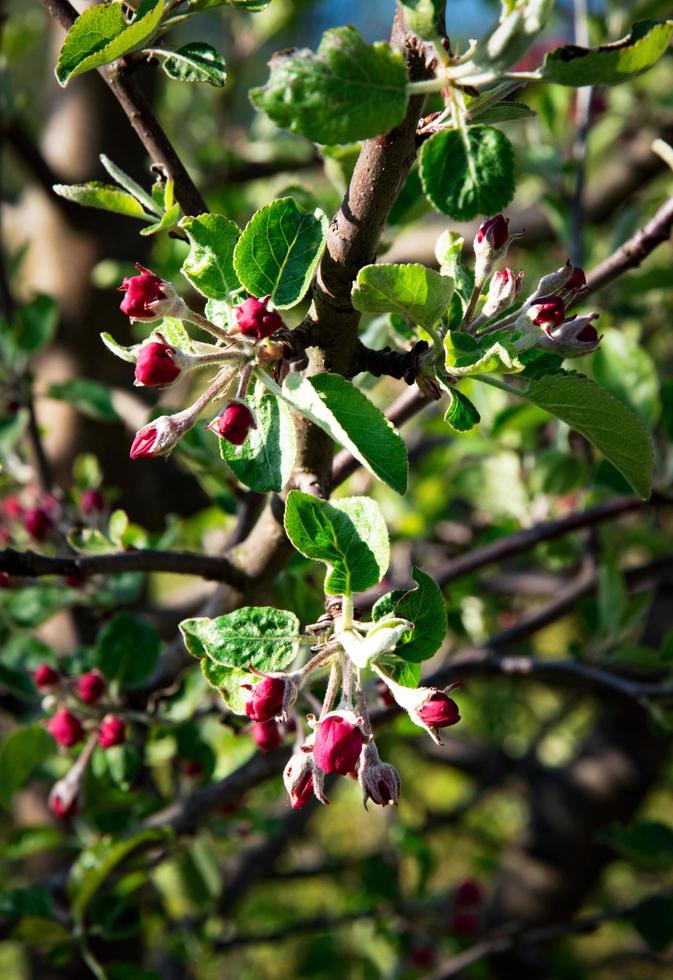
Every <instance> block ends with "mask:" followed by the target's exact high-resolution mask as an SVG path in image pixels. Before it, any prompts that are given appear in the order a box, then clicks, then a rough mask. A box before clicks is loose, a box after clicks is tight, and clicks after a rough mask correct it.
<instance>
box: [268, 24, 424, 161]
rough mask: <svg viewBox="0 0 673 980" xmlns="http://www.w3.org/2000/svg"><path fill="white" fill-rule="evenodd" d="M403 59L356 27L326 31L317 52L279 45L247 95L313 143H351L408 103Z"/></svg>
mask: <svg viewBox="0 0 673 980" xmlns="http://www.w3.org/2000/svg"><path fill="white" fill-rule="evenodd" d="M408 81H409V79H408V77H407V72H406V68H405V67H404V60H403V58H402V55H401V54H400V53H399V52H398V51H394V50H393V49H392V48H391V47H390V45H388V44H384V43H382V42H378V43H376V44H366V43H365V42H364V41H363V40H362V38H361V37H360V35H359V34H358V32H357V31H356V30H355V28H354V27H338V28H335V29H334V30H330V31H326V32H325V34H324V35H323V38H322V41H321V42H320V47H319V48H318V51H317V53H315V54H314V53H313V52H312V51H309V50H307V49H306V48H302V49H301V50H297V49H292V50H290V51H281V52H279V53H278V54H276V55H274V57H273V58H272V60H271V74H270V76H269V80H268V82H267V83H266V85H265V86H264V87H263V88H256V89H252V91H251V92H250V98H251V99H252V102H253V103H254V105H255V106H257V108H258V109H262V110H263V111H264V112H266V113H267V115H269V116H270V117H271V119H273V121H274V122H275V123H276V124H277V125H278V126H282V127H283V128H284V129H289V130H291V131H292V132H294V133H301V134H302V135H303V136H306V137H307V138H308V139H310V140H313V141H314V142H315V143H324V144H330V143H355V142H357V141H358V140H363V139H367V138H368V137H370V136H376V135H377V134H378V133H385V132H387V131H388V130H389V129H392V128H393V127H394V126H396V125H397V124H398V123H399V122H401V121H402V119H403V118H404V114H405V112H406V108H407V83H408Z"/></svg>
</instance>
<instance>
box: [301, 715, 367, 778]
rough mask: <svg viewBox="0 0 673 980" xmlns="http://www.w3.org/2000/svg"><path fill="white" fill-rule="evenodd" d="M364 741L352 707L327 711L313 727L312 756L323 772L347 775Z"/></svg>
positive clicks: (351, 769) (352, 768)
mask: <svg viewBox="0 0 673 980" xmlns="http://www.w3.org/2000/svg"><path fill="white" fill-rule="evenodd" d="M363 743H364V736H363V734H362V730H361V729H360V727H359V721H358V719H357V718H356V716H355V715H354V713H353V712H352V711H330V712H329V713H328V714H326V715H325V717H324V718H323V719H322V720H321V721H320V722H319V724H318V727H317V728H316V733H315V743H314V746H313V758H314V759H315V761H316V765H318V766H319V767H320V768H321V769H322V771H323V772H328V773H330V772H332V773H337V774H338V775H339V776H347V775H348V773H351V772H353V771H354V770H355V766H356V765H357V761H358V758H359V757H360V751H361V749H362V745H363Z"/></svg>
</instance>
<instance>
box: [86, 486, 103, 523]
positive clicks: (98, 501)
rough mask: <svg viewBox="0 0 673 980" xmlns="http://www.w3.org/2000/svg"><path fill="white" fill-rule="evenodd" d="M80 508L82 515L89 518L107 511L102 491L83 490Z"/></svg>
mask: <svg viewBox="0 0 673 980" xmlns="http://www.w3.org/2000/svg"><path fill="white" fill-rule="evenodd" d="M80 508H81V510H82V513H83V514H86V515H87V516H89V515H93V514H100V513H101V511H103V510H105V497H104V496H103V494H102V493H101V492H100V490H94V489H89V490H83V491H82V498H81V500H80Z"/></svg>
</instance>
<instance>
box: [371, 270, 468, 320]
mask: <svg viewBox="0 0 673 980" xmlns="http://www.w3.org/2000/svg"><path fill="white" fill-rule="evenodd" d="M452 294H453V279H450V278H449V277H448V276H441V275H440V274H439V273H438V272H435V271H434V269H428V268H427V266H424V265H420V264H418V263H410V264H408V265H393V264H390V265H386V264H385V263H384V264H381V265H366V266H364V268H362V269H360V271H359V272H358V277H357V280H356V282H355V285H354V286H353V292H352V301H353V306H354V307H355V309H356V310H360V311H361V312H363V313H402V314H404V315H406V316H409V317H411V319H412V320H413V321H414V322H415V323H419V324H420V325H421V326H422V327H432V326H434V325H435V324H436V323H437V321H438V320H440V319H441V318H442V317H443V316H444V314H445V313H446V311H447V308H448V305H449V302H450V300H451V296H452Z"/></svg>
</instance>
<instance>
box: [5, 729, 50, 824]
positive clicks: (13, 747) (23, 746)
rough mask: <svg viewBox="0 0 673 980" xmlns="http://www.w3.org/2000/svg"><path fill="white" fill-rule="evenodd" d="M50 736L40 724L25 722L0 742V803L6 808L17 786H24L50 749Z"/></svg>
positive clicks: (48, 754) (47, 755)
mask: <svg viewBox="0 0 673 980" xmlns="http://www.w3.org/2000/svg"><path fill="white" fill-rule="evenodd" d="M54 748H55V745H54V740H53V738H52V737H51V735H49V733H48V732H46V731H45V730H44V728H42V727H41V726H40V725H25V726H23V727H21V728H15V729H14V731H13V732H12V733H11V734H10V735H8V736H7V738H6V739H5V740H4V742H2V744H1V745H0V766H1V767H2V780H0V807H2V808H3V809H5V810H6V809H7V808H8V807H9V805H10V803H11V802H12V796H13V795H14V793H15V792H16V790H17V789H20V788H21V787H22V786H24V785H25V784H26V783H27V782H28V780H29V779H30V777H31V776H32V775H33V773H34V772H35V770H36V769H37V767H38V766H39V765H40V764H41V763H42V762H44V760H45V759H47V758H48V757H49V756H50V755H52V754H53V752H54Z"/></svg>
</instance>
